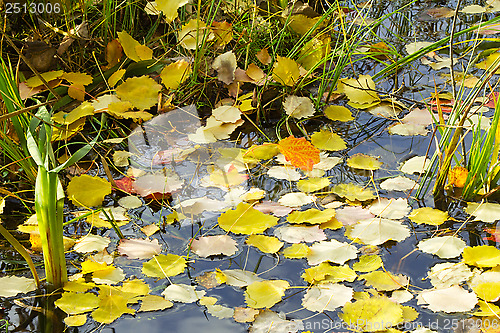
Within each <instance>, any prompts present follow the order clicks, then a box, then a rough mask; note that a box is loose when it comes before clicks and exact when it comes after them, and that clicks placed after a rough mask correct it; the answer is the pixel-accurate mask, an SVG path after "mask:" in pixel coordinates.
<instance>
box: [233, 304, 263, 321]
mask: <svg viewBox="0 0 500 333" xmlns="http://www.w3.org/2000/svg"><path fill="white" fill-rule="evenodd" d="M258 314H259V310H256V309H252V308H241V307H236V308H235V309H234V321H236V322H238V323H248V322H252V321H254V320H255V316H257V315H258Z"/></svg>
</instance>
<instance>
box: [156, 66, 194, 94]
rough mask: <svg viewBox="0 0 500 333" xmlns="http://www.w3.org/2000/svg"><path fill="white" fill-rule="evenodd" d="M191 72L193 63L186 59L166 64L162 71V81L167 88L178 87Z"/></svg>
mask: <svg viewBox="0 0 500 333" xmlns="http://www.w3.org/2000/svg"><path fill="white" fill-rule="evenodd" d="M190 74H191V65H190V64H189V63H188V62H187V61H186V60H184V59H181V60H177V61H176V62H174V63H171V64H170V65H168V66H165V67H164V68H163V69H162V71H161V73H160V77H161V82H162V83H163V85H164V86H165V87H166V88H167V89H177V88H178V87H179V85H180V84H181V83H183V82H184V81H186V80H187V79H188V78H189V75H190Z"/></svg>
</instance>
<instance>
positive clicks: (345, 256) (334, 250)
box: [307, 239, 358, 265]
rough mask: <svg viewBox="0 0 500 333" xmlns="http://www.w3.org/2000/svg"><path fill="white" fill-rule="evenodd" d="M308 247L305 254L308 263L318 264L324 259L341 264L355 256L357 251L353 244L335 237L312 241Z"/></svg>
mask: <svg viewBox="0 0 500 333" xmlns="http://www.w3.org/2000/svg"><path fill="white" fill-rule="evenodd" d="M309 248H310V249H311V252H310V253H309V254H308V255H307V260H308V263H309V265H318V264H320V263H322V262H324V261H330V262H333V263H336V264H340V265H342V264H344V263H345V262H346V261H347V260H350V259H354V258H356V257H357V255H356V254H357V253H358V250H357V249H356V247H355V246H354V245H350V244H349V243H343V242H339V241H337V240H335V239H332V240H330V241H321V242H318V243H314V244H313V245H311V246H310V247H309Z"/></svg>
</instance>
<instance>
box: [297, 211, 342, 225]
mask: <svg viewBox="0 0 500 333" xmlns="http://www.w3.org/2000/svg"><path fill="white" fill-rule="evenodd" d="M334 217H335V209H325V210H319V209H316V208H309V209H308V210H305V211H302V212H299V211H295V212H292V213H291V214H289V215H288V218H287V220H288V222H290V223H297V224H299V223H310V224H321V223H325V222H328V221H330V220H331V219H332V218H334Z"/></svg>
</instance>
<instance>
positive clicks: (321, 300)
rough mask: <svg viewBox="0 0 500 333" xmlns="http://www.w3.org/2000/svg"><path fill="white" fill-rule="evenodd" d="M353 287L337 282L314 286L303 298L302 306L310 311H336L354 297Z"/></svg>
mask: <svg viewBox="0 0 500 333" xmlns="http://www.w3.org/2000/svg"><path fill="white" fill-rule="evenodd" d="M352 296H353V290H352V288H349V287H346V286H343V285H341V284H336V283H327V284H320V285H315V286H312V288H311V289H309V290H307V292H306V294H305V295H304V297H303V298H302V306H303V307H304V308H306V309H308V310H309V311H315V312H323V311H325V310H326V311H334V310H335V309H336V308H338V307H340V306H343V305H344V304H346V303H347V302H349V301H350V300H351V299H352Z"/></svg>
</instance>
